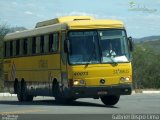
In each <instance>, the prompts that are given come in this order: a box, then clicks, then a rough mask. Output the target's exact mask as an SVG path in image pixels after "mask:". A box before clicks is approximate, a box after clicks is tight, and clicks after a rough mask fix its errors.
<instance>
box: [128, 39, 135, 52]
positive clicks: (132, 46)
mask: <svg viewBox="0 0 160 120" xmlns="http://www.w3.org/2000/svg"><path fill="white" fill-rule="evenodd" d="M133 44H134V43H133V39H132V37H128V47H129V50H130V51H131V52H133V50H134V45H133Z"/></svg>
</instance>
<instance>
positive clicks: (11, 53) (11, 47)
mask: <svg viewBox="0 0 160 120" xmlns="http://www.w3.org/2000/svg"><path fill="white" fill-rule="evenodd" d="M9 50H10V56H13V41H10V49H9Z"/></svg>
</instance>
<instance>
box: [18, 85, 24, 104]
mask: <svg viewBox="0 0 160 120" xmlns="http://www.w3.org/2000/svg"><path fill="white" fill-rule="evenodd" d="M17 98H18V101H19V102H23V101H24V100H23V95H22V92H21V84H20V83H18V85H17Z"/></svg>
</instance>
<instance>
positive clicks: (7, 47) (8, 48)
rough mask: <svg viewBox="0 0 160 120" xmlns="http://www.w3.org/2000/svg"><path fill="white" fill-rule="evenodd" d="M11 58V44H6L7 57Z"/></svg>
mask: <svg viewBox="0 0 160 120" xmlns="http://www.w3.org/2000/svg"><path fill="white" fill-rule="evenodd" d="M9 56H10V42H6V57H9Z"/></svg>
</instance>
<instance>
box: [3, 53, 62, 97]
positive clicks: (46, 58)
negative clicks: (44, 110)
mask: <svg viewBox="0 0 160 120" xmlns="http://www.w3.org/2000/svg"><path fill="white" fill-rule="evenodd" d="M4 61H5V64H4V71H5V85H6V87H7V86H8V87H9V91H10V92H11V93H13V85H14V81H15V79H17V80H18V81H21V80H22V79H23V80H24V81H25V82H26V83H27V88H28V90H29V92H30V93H31V94H32V92H33V93H34V94H41V93H42V94H43V95H49V94H51V89H52V81H53V79H54V78H56V79H60V62H59V61H60V55H59V54H50V55H40V56H29V57H18V58H12V59H5V60H4ZM11 87H12V88H11Z"/></svg>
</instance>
